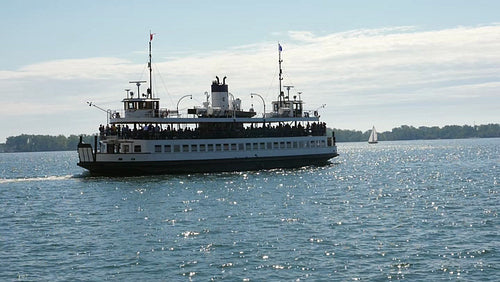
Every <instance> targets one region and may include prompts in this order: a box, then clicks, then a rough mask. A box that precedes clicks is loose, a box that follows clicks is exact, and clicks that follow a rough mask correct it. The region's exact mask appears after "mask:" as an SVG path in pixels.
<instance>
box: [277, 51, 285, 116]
mask: <svg viewBox="0 0 500 282" xmlns="http://www.w3.org/2000/svg"><path fill="white" fill-rule="evenodd" d="M281 51H283V48H282V47H281V44H280V43H279V42H278V65H279V68H280V73H279V82H280V95H279V102H280V107H281V106H283V101H282V99H283V96H284V93H283V91H282V90H281V81H282V80H283V77H282V74H283V70H282V69H281V63H282V62H283V60H282V59H281Z"/></svg>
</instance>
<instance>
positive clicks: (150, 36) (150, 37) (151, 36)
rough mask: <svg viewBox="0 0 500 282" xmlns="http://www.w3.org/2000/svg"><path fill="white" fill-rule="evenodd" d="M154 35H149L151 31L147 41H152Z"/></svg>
mask: <svg viewBox="0 0 500 282" xmlns="http://www.w3.org/2000/svg"><path fill="white" fill-rule="evenodd" d="M155 34H156V33H151V31H150V32H149V41H153V35H155Z"/></svg>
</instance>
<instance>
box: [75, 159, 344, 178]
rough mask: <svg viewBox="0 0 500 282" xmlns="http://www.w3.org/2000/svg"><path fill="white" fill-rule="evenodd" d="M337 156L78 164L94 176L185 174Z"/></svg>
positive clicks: (282, 165) (287, 165)
mask: <svg viewBox="0 0 500 282" xmlns="http://www.w3.org/2000/svg"><path fill="white" fill-rule="evenodd" d="M336 156H338V154H337V153H329V154H316V155H301V156H281V157H258V158H233V159H213V160H183V161H132V162H131V161H120V162H115V161H113V162H111V161H110V162H103V161H97V162H79V163H78V166H80V167H83V168H85V169H87V170H88V171H89V172H90V173H91V174H92V175H109V176H114V175H116V176H129V175H130V176H135V175H154V174H186V173H209V172H232V171H256V170H263V169H274V168H299V167H304V166H310V165H314V166H324V165H327V164H329V163H330V162H329V160H330V159H332V158H334V157H336Z"/></svg>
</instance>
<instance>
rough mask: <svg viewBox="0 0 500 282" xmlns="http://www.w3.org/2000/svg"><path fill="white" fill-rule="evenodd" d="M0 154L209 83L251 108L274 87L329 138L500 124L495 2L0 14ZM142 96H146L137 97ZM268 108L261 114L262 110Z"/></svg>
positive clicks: (127, 7) (142, 4)
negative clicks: (16, 141) (21, 140)
mask: <svg viewBox="0 0 500 282" xmlns="http://www.w3.org/2000/svg"><path fill="white" fill-rule="evenodd" d="M1 6H2V8H1V9H0V23H1V24H0V31H1V35H2V44H0V54H1V56H0V93H1V95H0V103H1V105H2V106H1V110H0V120H1V123H0V124H1V130H0V142H5V138H6V137H8V136H14V135H19V134H22V133H27V134H50V135H58V134H64V135H69V134H80V133H85V134H92V133H95V132H96V131H97V128H98V126H99V124H101V123H105V122H106V117H105V114H104V113H102V112H100V111H99V110H97V109H96V108H93V107H92V108H90V107H88V106H87V105H86V102H87V101H92V102H94V103H96V104H98V105H99V106H101V107H103V108H106V109H108V108H109V109H120V108H121V107H122V104H121V102H120V101H121V99H123V97H124V94H125V91H124V89H125V88H131V87H132V88H133V85H130V84H129V83H128V82H129V81H130V80H139V79H147V71H146V63H147V44H148V39H149V31H150V30H151V31H152V32H154V33H156V35H155V38H154V40H153V56H154V57H153V65H154V72H155V74H156V76H155V80H154V88H155V92H156V95H157V96H158V97H160V98H161V99H162V107H163V108H170V109H175V106H176V103H177V101H178V99H179V98H180V97H182V96H183V95H186V94H192V95H193V97H194V98H193V100H189V99H186V100H183V101H182V103H181V107H180V108H183V109H185V108H187V107H192V106H194V105H199V104H201V102H202V101H204V99H205V98H204V95H203V93H204V92H205V91H209V90H210V84H211V81H212V80H213V79H214V78H215V76H216V75H218V76H219V77H223V76H227V77H228V79H227V83H228V84H229V89H230V92H231V93H233V94H234V96H236V97H239V98H240V99H241V100H242V106H243V107H244V108H246V109H248V108H249V107H250V106H251V105H252V104H253V105H254V108H255V109H256V110H257V111H262V102H261V101H260V99H251V98H250V93H252V92H256V93H260V94H261V95H262V96H264V97H265V98H266V99H267V101H266V102H267V105H270V103H271V100H272V99H274V98H275V97H276V96H277V94H278V79H277V71H278V67H277V55H278V52H277V43H278V42H280V43H281V45H282V46H283V53H282V55H283V59H284V63H283V68H284V73H285V75H284V84H285V85H290V84H291V85H294V86H295V88H294V89H293V90H294V91H292V92H291V93H292V94H293V95H296V91H301V92H302V93H303V94H302V98H303V99H304V100H305V101H306V105H305V106H306V109H309V110H314V109H317V108H319V107H320V106H321V105H323V104H326V107H325V108H323V109H320V114H321V115H322V118H323V120H324V121H326V122H327V123H328V126H329V127H335V128H342V129H358V130H362V131H365V130H368V129H370V128H371V127H372V125H375V126H376V127H377V129H378V131H385V130H391V129H392V128H393V127H398V126H400V125H403V124H406V125H413V126H422V125H424V126H433V125H437V126H443V125H446V124H458V125H463V124H470V125H472V124H474V123H476V124H485V123H500V110H499V108H500V12H499V11H500V1H495V0H491V1H482V0H475V1H460V0H453V1H446V0H441V1H436V0H432V1H426V0H421V1H404V0H394V1H383V0H380V1H327V0H325V1H315V0H312V1H311V0H308V1H293V0H286V1H272V0H267V1H239V0H230V1H217V0H214V1H189V0H187V1H186V0H183V1H180V0H179V1H142V0H141V1H124V0H120V1H104V0H99V1H90V0H89V1H49V0H44V1H38V0H36V1H23V0H17V1H2V5H1ZM144 89H145V88H144ZM269 108H270V106H269V107H268V109H269Z"/></svg>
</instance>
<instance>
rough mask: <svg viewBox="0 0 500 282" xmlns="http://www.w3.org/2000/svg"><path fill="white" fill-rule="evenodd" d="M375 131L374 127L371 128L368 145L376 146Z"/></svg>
mask: <svg viewBox="0 0 500 282" xmlns="http://www.w3.org/2000/svg"><path fill="white" fill-rule="evenodd" d="M377 143H378V141H377V131H376V130H375V126H373V128H372V132H371V133H370V138H368V144H377Z"/></svg>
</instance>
